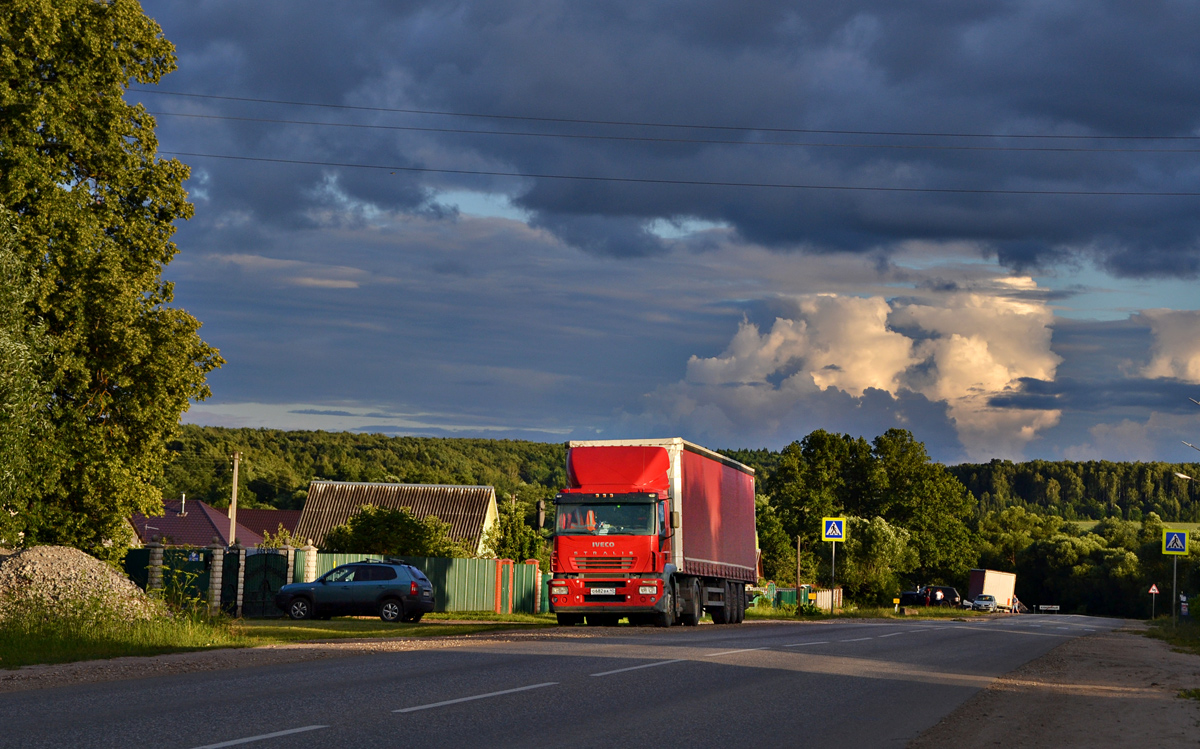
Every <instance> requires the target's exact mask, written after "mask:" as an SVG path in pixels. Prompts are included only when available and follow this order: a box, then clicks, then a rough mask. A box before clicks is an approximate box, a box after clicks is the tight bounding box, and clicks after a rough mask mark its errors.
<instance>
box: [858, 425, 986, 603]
mask: <svg viewBox="0 0 1200 749" xmlns="http://www.w3.org/2000/svg"><path fill="white" fill-rule="evenodd" d="M872 444H873V452H874V455H875V460H876V461H877V466H878V469H879V470H880V471H881V472H882V475H883V476H885V477H886V482H887V483H886V486H885V487H884V488H882V489H881V492H880V496H881V498H880V500H879V505H878V507H879V514H880V515H881V516H882V517H883V518H884V519H886V520H887V521H888V522H889V523H892V524H893V525H898V526H900V527H901V528H904V529H905V530H907V531H908V532H909V533H910V534H912V541H911V544H912V547H913V549H914V550H915V551H916V552H917V565H916V567H915V569H914V572H915V573H916V574H917V575H918V577H919V578H920V579H921V580H922V581H926V582H937V581H945V582H949V581H952V580H959V579H961V578H962V577H964V576H965V575H966V572H967V570H968V569H970V567H971V565H973V564H974V563H975V560H976V558H977V553H976V550H975V548H974V546H973V545H972V542H971V537H970V533H969V532H968V530H967V525H966V523H967V520H969V519H970V518H971V517H972V516H973V515H974V512H975V502H974V500H973V499H972V497H971V495H970V494H969V493H968V492H967V490H966V488H965V487H964V486H963V485H962V484H961V483H959V481H958V479H956V478H954V477H953V476H951V475H950V473H949V472H947V471H946V468H945V467H944V466H942V465H940V464H938V463H934V462H933V461H932V460H931V459H930V458H929V454H928V453H927V452H926V451H925V445H924V444H923V443H921V442H918V441H917V440H915V439H913V436H912V434H910V433H909V432H908V431H906V430H904V429H889V430H888V431H887V432H885V433H884V434H882V435H880V436H879V437H876V438H875V440H874V442H873V443H872Z"/></svg>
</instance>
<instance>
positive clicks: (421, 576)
mask: <svg viewBox="0 0 1200 749" xmlns="http://www.w3.org/2000/svg"><path fill="white" fill-rule="evenodd" d="M408 571H409V573H410V574H412V576H413V577H415V578H416V579H418V580H420V581H421V582H423V583H427V582H429V578H428V577H425V573H424V572H422V571H421V570H419V569H417V568H416V567H413V566H411V565H409V567H408Z"/></svg>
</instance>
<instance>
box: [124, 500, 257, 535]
mask: <svg viewBox="0 0 1200 749" xmlns="http://www.w3.org/2000/svg"><path fill="white" fill-rule="evenodd" d="M181 507H182V503H181V502H180V501H179V500H177V499H168V500H164V501H163V514H162V515H161V516H157V517H146V516H145V515H141V514H138V515H134V516H133V517H132V518H130V519H129V522H130V523H131V524H132V525H133V529H134V531H136V532H137V535H138V538H140V539H141V540H142V543H146V542H148V541H150V540H151V539H152V538H153V537H154V536H158V537H159V539H160V541H161V542H162V543H163V544H164V545H166V546H208V545H209V544H211V543H212V542H213V537H214V536H215V537H216V538H217V543H220V544H221V545H223V546H229V545H230V543H231V541H230V540H229V516H228V515H226V514H225V513H224V512H222V511H221V510H218V509H216V508H215V507H211V506H209V505H207V504H205V503H204V502H198V501H196V500H193V501H191V502H188V503H187V514H186V515H181V514H180V509H181ZM241 518H242V513H241V512H239V513H238V524H237V540H238V541H240V542H241V544H242V546H256V545H258V544H260V543H262V536H261V535H260V534H258V533H255V532H254V531H252V530H250V529H249V528H247V527H246V526H245V525H243V524H242V523H241ZM147 526H149V527H147Z"/></svg>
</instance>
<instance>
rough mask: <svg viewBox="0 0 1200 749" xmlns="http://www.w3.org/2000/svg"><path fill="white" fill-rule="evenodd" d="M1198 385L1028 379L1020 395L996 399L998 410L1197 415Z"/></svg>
mask: <svg viewBox="0 0 1200 749" xmlns="http://www.w3.org/2000/svg"><path fill="white" fill-rule="evenodd" d="M1197 390H1200V388H1197V387H1196V385H1195V384H1192V383H1187V382H1180V381H1178V380H1162V379H1141V378H1126V379H1121V380H1109V381H1103V382H1098V381H1095V380H1090V381H1089V380H1074V379H1068V378H1059V379H1057V380H1054V381H1053V382H1049V381H1046V380H1034V379H1029V378H1025V379H1022V380H1021V389H1020V392H1018V393H1014V394H1011V395H1003V396H998V397H995V398H992V399H991V400H990V401H988V405H990V406H993V407H995V408H1020V409H1025V408H1030V409H1037V410H1043V411H1048V410H1055V409H1063V410H1069V411H1076V412H1105V413H1108V414H1113V413H1119V412H1121V411H1122V410H1132V411H1134V412H1139V413H1146V412H1148V411H1150V410H1153V411H1157V412H1160V413H1189V414H1190V413H1193V412H1194V411H1195V408H1196V407H1195V405H1194V404H1192V403H1190V402H1189V401H1188V398H1189V397H1193V396H1195V394H1196V392H1197Z"/></svg>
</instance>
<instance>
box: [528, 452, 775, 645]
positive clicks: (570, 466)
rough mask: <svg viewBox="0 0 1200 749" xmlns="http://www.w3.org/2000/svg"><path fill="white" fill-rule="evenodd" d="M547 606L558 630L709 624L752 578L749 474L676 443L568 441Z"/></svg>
mask: <svg viewBox="0 0 1200 749" xmlns="http://www.w3.org/2000/svg"><path fill="white" fill-rule="evenodd" d="M567 447H568V452H567V481H568V483H569V484H570V486H568V487H567V488H565V489H563V490H562V491H561V492H559V493H558V496H557V497H556V498H555V503H556V505H557V513H556V521H555V534H554V552H553V562H552V568H553V573H554V577H553V579H552V580H551V582H550V608H551V610H552V611H554V612H555V614H557V616H558V622H559V624H583V623H584V622H585V621H586V623H587V624H589V625H613V624H616V623H617V621H618V620H619V619H620V618H621V617H626V616H627V617H629V621H630V623H632V624H650V623H653V624H656V625H658V626H660V627H669V626H671V625H672V624H676V623H680V624H685V625H693V626H694V625H695V624H697V623H698V622H699V620H700V618H701V617H702V616H703V615H704V612H705V611H707V612H708V613H709V614H710V615H711V616H712V618H713V621H715V622H716V623H718V624H725V623H728V624H737V623H739V622H741V621H742V619H743V618H744V617H745V613H746V584H747V583H751V584H752V583H754V582H755V581H756V577H757V574H756V569H757V562H758V549H757V548H756V547H757V536H756V534H755V529H754V470H753V469H752V468H748V467H747V466H744V465H742V464H741V463H738V462H737V461H734V460H730V459H729V458H726V457H724V456H723V455H720V454H718V453H715V452H713V451H712V450H708V449H706V448H703V447H700V446H699V445H693V444H692V443H690V442H686V441H684V440H682V439H680V438H678V437H676V438H673V439H654V440H623V441H582V442H569V443H567Z"/></svg>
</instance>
